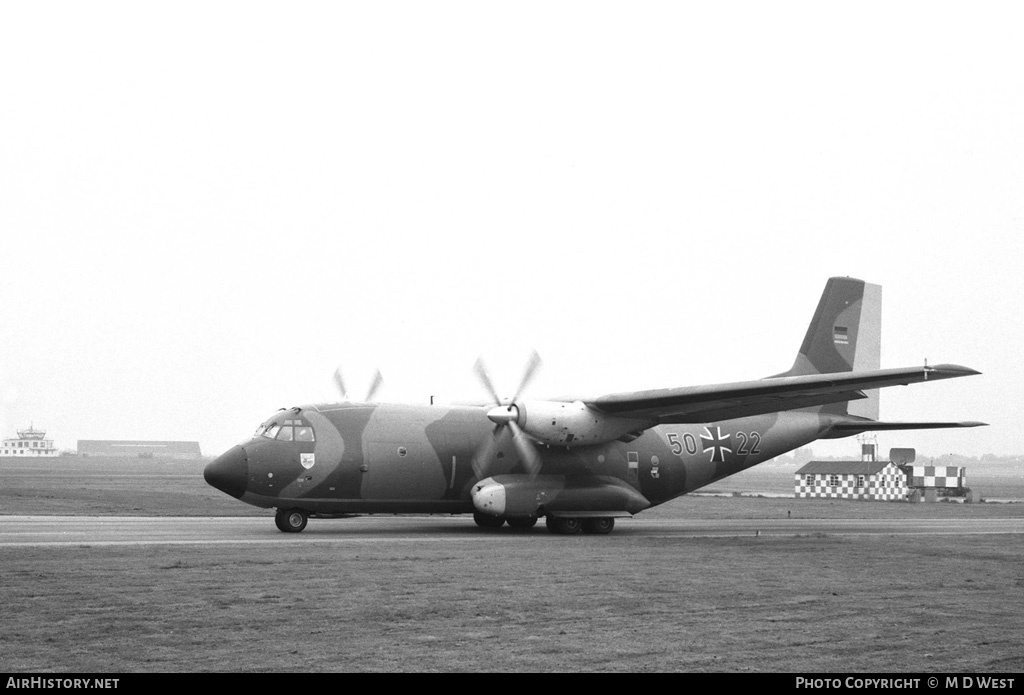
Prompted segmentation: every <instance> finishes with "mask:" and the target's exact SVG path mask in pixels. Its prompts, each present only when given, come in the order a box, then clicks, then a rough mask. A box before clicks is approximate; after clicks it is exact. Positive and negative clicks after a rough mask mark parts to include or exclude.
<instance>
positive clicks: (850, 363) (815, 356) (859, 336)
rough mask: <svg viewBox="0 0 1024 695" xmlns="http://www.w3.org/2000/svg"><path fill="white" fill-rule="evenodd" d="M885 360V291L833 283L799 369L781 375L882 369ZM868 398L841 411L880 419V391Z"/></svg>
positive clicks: (824, 295) (822, 301)
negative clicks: (883, 301)
mask: <svg viewBox="0 0 1024 695" xmlns="http://www.w3.org/2000/svg"><path fill="white" fill-rule="evenodd" d="M881 355H882V287H881V286H880V285H872V284H869V283H866V282H864V281H863V280H855V279H853V278H829V281H828V282H827V283H826V284H825V291H824V292H822V294H821V299H820V300H819V301H818V308H817V310H816V311H815V312H814V318H812V319H811V324H810V325H809V326H808V327H807V335H806V336H804V342H803V344H802V345H801V346H800V352H799V353H798V354H797V356H796V360H795V361H794V362H793V366H792V367H791V368H790V370H789V371H788V372H785V373H784V374H779V375H778V376H801V375H804V374H832V373H836V372H851V371H863V370H868V369H880V368H881ZM866 393H867V395H868V397H867V398H865V399H862V400H857V401H851V402H849V403H848V404H846V403H844V404H839V407H840V408H842V409H843V412H845V413H848V414H849V415H856V416H860V417H867V418H871V419H874V420H877V419H878V389H874V390H872V391H867V392H866ZM827 407H828V409H829V410H831V409H833V408H835V407H836V406H827Z"/></svg>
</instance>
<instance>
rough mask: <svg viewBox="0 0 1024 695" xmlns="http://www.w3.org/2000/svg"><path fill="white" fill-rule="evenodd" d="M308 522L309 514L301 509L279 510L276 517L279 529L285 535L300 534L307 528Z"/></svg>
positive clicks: (275, 520)
mask: <svg viewBox="0 0 1024 695" xmlns="http://www.w3.org/2000/svg"><path fill="white" fill-rule="evenodd" d="M307 521H309V514H307V513H306V512H304V511H303V510H301V509H278V510H277V514H276V515H275V516H274V522H275V523H277V528H279V529H281V530H282V531H284V532H285V533H299V532H300V531H302V529H304V528H306V522H307Z"/></svg>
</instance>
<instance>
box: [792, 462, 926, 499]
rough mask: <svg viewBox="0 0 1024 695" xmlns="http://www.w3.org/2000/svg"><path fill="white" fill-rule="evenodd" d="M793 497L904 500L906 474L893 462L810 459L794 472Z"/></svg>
mask: <svg viewBox="0 0 1024 695" xmlns="http://www.w3.org/2000/svg"><path fill="white" fill-rule="evenodd" d="M795 475H796V483H795V484H796V488H795V496H796V497H824V498H833V499H844V500H876V501H884V502H892V501H896V500H905V499H906V498H907V494H908V492H909V489H908V488H907V476H906V474H905V473H904V472H903V471H902V470H901V469H900V467H899V466H897V465H896V464H894V463H893V462H892V461H811V462H810V463H808V464H807V465H806V466H804V467H803V468H801V469H800V470H798V471H797V472H796V474H795Z"/></svg>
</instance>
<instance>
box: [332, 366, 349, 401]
mask: <svg viewBox="0 0 1024 695" xmlns="http://www.w3.org/2000/svg"><path fill="white" fill-rule="evenodd" d="M334 384H335V386H337V387H338V391H339V392H340V393H341V399H342V400H343V401H347V400H348V392H347V391H346V390H345V380H344V379H342V378H341V367H338V368H337V369H335V370H334Z"/></svg>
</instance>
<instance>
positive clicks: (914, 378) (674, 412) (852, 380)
mask: <svg viewBox="0 0 1024 695" xmlns="http://www.w3.org/2000/svg"><path fill="white" fill-rule="evenodd" d="M979 373H980V372H977V371H975V370H973V369H970V368H968V367H961V366H959V365H955V364H940V365H936V366H926V367H903V368H898V369H874V370H870V371H861V372H840V373H834V374H810V375H805V376H786V377H771V378H767V379H760V380H756V381H739V382H735V383H730V384H714V385H710V386H687V387H682V388H673V389H657V390H654V391H636V392H632V393H615V394H609V395H606V396H600V397H599V398H595V399H592V400H586V401H584V403H585V404H586V405H587V407H589V408H591V409H593V410H596V411H598V412H601V413H605V414H607V415H612V416H616V417H623V418H631V419H637V420H647V421H649V422H652V423H654V424H678V423H700V422H714V421H717V420H731V419H733V418H740V417H748V416H751V415H762V414H764V413H775V412H779V411H783V410H794V409H796V408H808V407H813V406H819V405H827V404H829V403H839V402H843V401H851V400H858V399H861V398H865V397H866V394H865V393H864V392H863V391H864V390H865V389H876V388H884V387H887V386H902V385H907V384H915V383H919V382H923V381H939V380H942V379H953V378H956V377H961V376H971V375H973V374H979ZM869 422H870V421H867V422H858V423H857V424H858V425H859V426H860V427H861V429H868V427H865V426H864V425H866V424H868V423H869ZM905 424H906V425H911V424H913V423H905ZM851 429H852V428H851Z"/></svg>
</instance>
